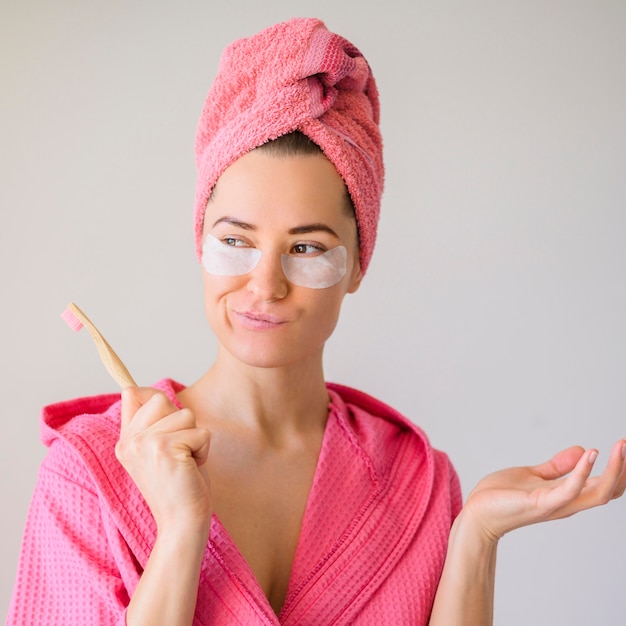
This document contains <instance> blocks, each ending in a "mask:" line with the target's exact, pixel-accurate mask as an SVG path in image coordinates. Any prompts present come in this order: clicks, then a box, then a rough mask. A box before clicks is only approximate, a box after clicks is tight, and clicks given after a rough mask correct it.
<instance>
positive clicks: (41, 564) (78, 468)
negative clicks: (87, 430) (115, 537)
mask: <svg viewBox="0 0 626 626" xmlns="http://www.w3.org/2000/svg"><path fill="white" fill-rule="evenodd" d="M72 457H73V458H72ZM128 603H129V597H128V593H127V591H126V588H125V585H124V583H123V581H122V578H121V575H120V573H119V571H118V568H117V566H116V562H115V558H114V556H113V554H112V551H111V549H110V546H109V543H108V539H107V533H106V529H105V528H104V523H103V520H102V514H101V509H100V502H99V499H98V497H97V494H96V492H95V490H94V487H93V484H91V481H90V478H89V475H88V473H87V472H86V470H85V469H84V467H82V464H81V463H80V461H78V460H77V459H76V457H75V455H73V453H72V452H70V451H68V449H67V447H66V446H64V444H63V442H62V441H55V442H53V444H52V446H51V449H50V450H49V452H48V455H47V457H46V458H45V459H44V461H43V463H42V465H41V468H40V471H39V477H38V482H37V485H36V487H35V492H34V495H33V498H32V501H31V504H30V508H29V512H28V517H27V520H26V526H25V530H24V536H23V541H22V546H21V552H20V557H19V562H18V569H17V576H16V581H15V587H14V591H13V596H12V600H11V606H10V609H9V615H8V619H7V622H6V623H7V626H18V625H19V626H27V625H28V626H30V625H32V624H47V625H49V626H55V625H59V626H61V625H63V626H67V625H68V624H85V625H86V624H98V625H99V626H107V625H110V626H122V625H124V624H125V623H126V617H125V614H126V607H127V605H128Z"/></svg>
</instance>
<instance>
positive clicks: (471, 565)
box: [429, 511, 497, 626]
mask: <svg viewBox="0 0 626 626" xmlns="http://www.w3.org/2000/svg"><path fill="white" fill-rule="evenodd" d="M496 552H497V542H496V541H495V540H492V539H490V538H488V537H486V536H485V534H484V533H483V532H482V531H481V530H480V529H479V528H478V527H477V525H476V524H474V522H473V520H472V518H471V515H468V514H467V512H464V511H461V513H460V515H459V516H458V517H457V519H456V521H455V522H454V524H453V526H452V530H451V532H450V538H449V543H448V553H447V556H446V561H445V564H444V568H443V573H442V576H441V580H440V582H439V587H438V589H437V594H436V596H435V602H434V605H433V610H432V613H431V618H430V622H429V626H490V625H491V624H492V623H493V599H494V585H495V572H496Z"/></svg>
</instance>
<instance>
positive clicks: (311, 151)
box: [255, 130, 358, 231]
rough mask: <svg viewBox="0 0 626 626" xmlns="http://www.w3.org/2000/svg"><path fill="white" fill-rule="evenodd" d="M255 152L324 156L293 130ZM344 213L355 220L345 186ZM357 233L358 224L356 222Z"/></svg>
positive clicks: (261, 146)
mask: <svg viewBox="0 0 626 626" xmlns="http://www.w3.org/2000/svg"><path fill="white" fill-rule="evenodd" d="M255 149H256V150H261V151H262V152H267V153H268V154H271V155H273V156H298V155H303V156H310V155H316V154H322V155H323V154H324V151H323V150H322V149H321V148H320V147H319V146H318V145H317V144H316V143H315V142H314V141H313V140H311V139H309V138H308V137H307V136H306V135H305V134H304V133H301V132H300V131H299V130H294V131H292V132H290V133H287V134H286V135H281V136H280V137H277V138H276V139H270V140H269V141H266V142H265V143H263V144H261V145H260V146H259V147H258V148H255ZM345 213H346V215H347V216H348V217H353V218H355V221H356V211H355V209H354V202H352V198H351V196H350V192H349V191H348V187H347V186H346V203H345ZM357 231H358V222H357Z"/></svg>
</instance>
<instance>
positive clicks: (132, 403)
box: [121, 387, 159, 428]
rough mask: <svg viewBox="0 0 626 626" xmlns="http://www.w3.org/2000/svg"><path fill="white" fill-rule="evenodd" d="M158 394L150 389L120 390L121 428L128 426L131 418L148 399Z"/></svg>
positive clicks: (156, 390) (125, 388)
mask: <svg viewBox="0 0 626 626" xmlns="http://www.w3.org/2000/svg"><path fill="white" fill-rule="evenodd" d="M157 393H159V391H158V389H154V388H152V387H124V389H122V415H121V418H122V424H121V426H122V428H125V427H127V426H128V424H130V421H131V420H132V419H133V416H134V415H135V413H137V411H138V410H139V409H140V408H141V407H142V406H143V405H144V404H145V403H146V402H148V400H150V398H152V397H153V396H154V395H156V394H157Z"/></svg>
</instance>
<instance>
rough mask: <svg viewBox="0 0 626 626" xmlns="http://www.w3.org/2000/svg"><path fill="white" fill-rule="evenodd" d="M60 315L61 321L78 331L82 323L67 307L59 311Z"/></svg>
mask: <svg viewBox="0 0 626 626" xmlns="http://www.w3.org/2000/svg"><path fill="white" fill-rule="evenodd" d="M61 317H62V318H63V321H64V322H65V323H66V324H67V325H68V326H69V327H70V328H71V329H72V330H73V331H75V332H78V331H79V330H80V329H81V328H82V327H83V323H82V322H81V321H80V320H79V319H78V318H77V317H76V315H74V313H72V311H70V310H69V309H65V311H63V313H61Z"/></svg>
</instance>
